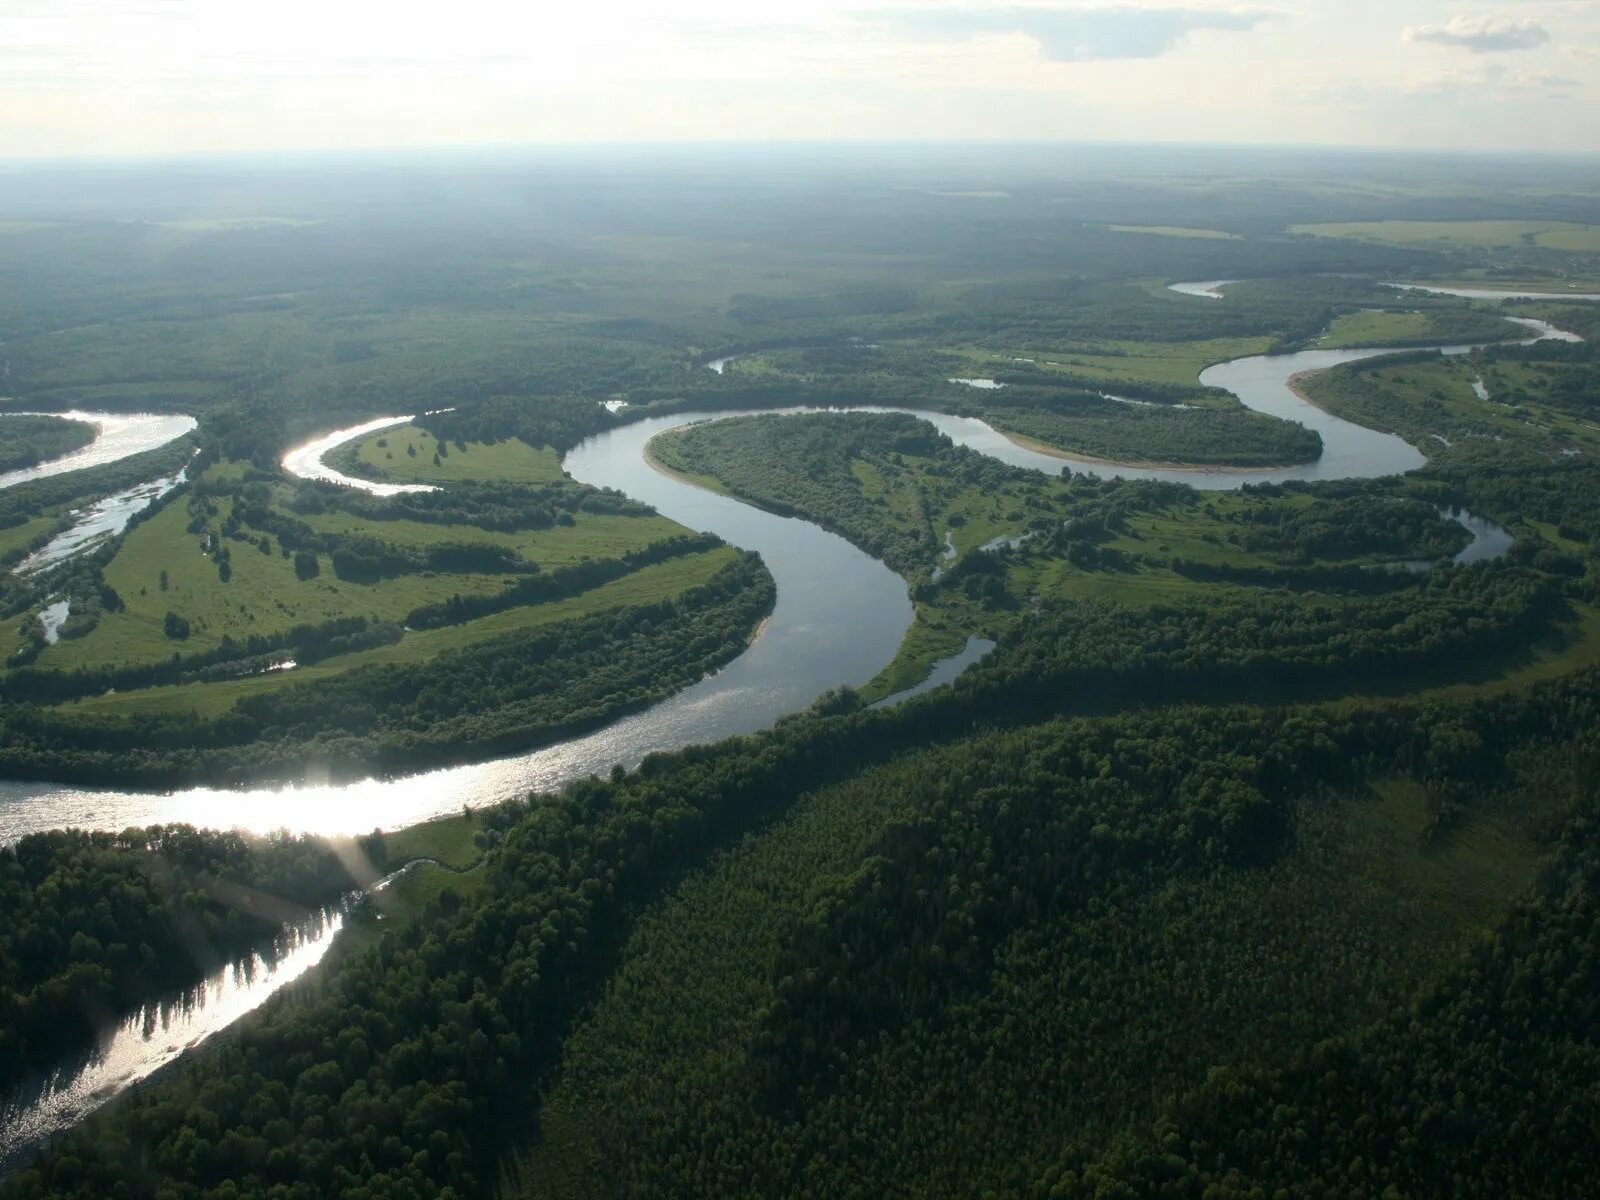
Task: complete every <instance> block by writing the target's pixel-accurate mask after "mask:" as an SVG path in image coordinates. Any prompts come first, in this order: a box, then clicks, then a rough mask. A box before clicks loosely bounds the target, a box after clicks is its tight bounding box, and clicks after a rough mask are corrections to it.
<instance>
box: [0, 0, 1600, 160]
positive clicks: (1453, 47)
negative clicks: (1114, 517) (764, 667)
mask: <svg viewBox="0 0 1600 1200" xmlns="http://www.w3.org/2000/svg"><path fill="white" fill-rule="evenodd" d="M881 139H903V140H923V139H928V140H980V141H981V140H1017V139H1067V140H1076V141H1099V140H1105V141H1158V142H1205V143H1212V142H1231V143H1302V144H1305V143H1314V144H1327V145H1358V146H1375V147H1377V146H1416V147H1429V148H1438V149H1446V150H1468V149H1512V148H1514V149H1523V150H1537V151H1576V152H1587V151H1594V150H1596V149H1600V4H1596V3H1593V2H1592V0H1477V2H1476V3H1470V2H1468V0H1398V2H1385V0H1267V2H1264V3H1259V4H1257V3H1233V2H1220V0H1116V2H1112V3H1095V2H1088V3H1086V2H1082V0H1057V2H1053V3H1024V2H1021V0H988V2H986V0H952V2H950V3H909V4H908V3H896V2H894V0H792V2H789V3H783V4H751V3H747V2H740V0H682V2H681V3H679V4H677V5H675V6H673V7H672V8H671V9H670V11H663V10H662V9H661V8H660V7H659V6H656V5H653V4H649V3H644V2H641V0H592V2H590V3H587V4H585V5H581V6H567V7H563V8H561V9H557V8H556V6H550V5H528V6H513V5H508V4H504V3H498V2H494V0H457V2H456V3H454V4H451V5H448V6H441V5H437V4H423V3H420V2H416V0H382V2H380V0H346V2H343V3H339V4H333V5H330V4H327V3H313V2H312V0H274V2H273V3H271V4H268V3H265V2H263V0H237V2H235V3H228V4H216V3H207V2H205V0H75V2H74V3H72V4H70V5H64V4H61V3H59V2H58V0H0V157H9V158H16V157H37V156H44V157H56V156H80V155H124V154H133V155H141V154H172V153H187V152H195V151H276V150H292V149H327V148H356V147H390V146H418V147H421V146H434V145H462V144H493V143H565V142H650V141H726V140H732V141H788V140H881Z"/></svg>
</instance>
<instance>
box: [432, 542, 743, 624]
mask: <svg viewBox="0 0 1600 1200" xmlns="http://www.w3.org/2000/svg"><path fill="white" fill-rule="evenodd" d="M722 544H723V543H722V539H721V538H719V537H717V536H716V535H715V534H711V533H680V534H677V535H675V536H673V537H669V538H662V539H661V540H660V541H657V542H651V543H650V544H649V545H648V546H642V547H640V548H639V549H637V550H626V551H624V552H623V553H621V554H619V555H618V556H617V557H615V558H589V559H584V560H583V561H582V562H580V563H574V564H573V565H572V566H570V567H557V568H556V569H555V570H553V571H547V572H544V573H538V572H537V571H530V572H528V573H527V574H526V575H525V576H524V577H523V578H521V579H518V580H516V581H515V582H510V583H507V585H506V586H505V587H504V588H503V589H501V591H500V592H499V593H498V594H495V595H481V596H463V595H461V594H460V593H457V594H456V595H454V596H451V597H450V599H448V600H445V601H441V602H439V603H437V604H424V605H420V606H418V607H417V608H414V609H412V610H411V611H410V612H409V613H407V614H406V620H405V623H406V626H407V628H410V629H437V628H439V627H441V626H444V625H459V624H460V623H461V622H462V621H471V620H475V619H476V618H478V617H486V616H488V615H489V614H490V613H497V612H504V611H505V610H506V609H508V608H517V607H519V606H521V605H524V604H546V603H549V602H550V601H552V600H560V599H563V598H565V597H567V596H576V595H579V594H581V593H583V592H587V591H589V590H590V589H591V588H597V587H599V586H600V585H602V584H605V583H610V582H611V581H612V580H615V579H621V578H622V577H623V576H624V575H630V574H632V573H633V572H634V571H637V570H639V569H640V568H641V567H647V566H650V565H652V564H654V563H661V562H666V561H668V560H669V559H673V558H681V557H683V556H684V555H688V554H699V553H701V552H703V551H706V550H712V549H715V548H716V547H718V546H720V545H722Z"/></svg>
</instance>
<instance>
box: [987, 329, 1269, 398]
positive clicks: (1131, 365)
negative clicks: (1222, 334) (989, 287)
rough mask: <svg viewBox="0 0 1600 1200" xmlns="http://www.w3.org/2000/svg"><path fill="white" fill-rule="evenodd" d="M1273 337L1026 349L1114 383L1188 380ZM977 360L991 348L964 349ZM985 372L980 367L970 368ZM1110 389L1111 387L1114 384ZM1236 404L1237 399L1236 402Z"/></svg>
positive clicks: (1039, 358) (1260, 349) (1257, 349)
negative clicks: (1123, 380)
mask: <svg viewBox="0 0 1600 1200" xmlns="http://www.w3.org/2000/svg"><path fill="white" fill-rule="evenodd" d="M1271 344H1272V342H1271V339H1270V338H1264V337H1238V338H1211V339H1208V340H1205V341H1197V342H1120V341H1110V342H1098V343H1094V344H1085V345H1083V346H1073V347H1058V348H1039V349H1034V350H1031V351H1028V352H1026V356H1027V357H1030V358H1033V359H1035V365H1036V366H1039V367H1043V368H1045V369H1046V370H1048V369H1049V368H1051V367H1057V368H1060V369H1061V370H1062V371H1063V372H1065V373H1070V374H1074V375H1088V376H1092V377H1094V378H1097V379H1104V380H1105V381H1106V383H1107V384H1108V386H1109V385H1115V383H1116V382H1117V380H1119V379H1127V380H1133V381H1135V382H1143V383H1181V384H1192V383H1194V382H1195V381H1196V380H1198V379H1199V377H1200V372H1202V371H1204V370H1205V369H1206V368H1207V367H1210V366H1214V365H1215V364H1217V363H1219V362H1226V361H1228V360H1229V359H1234V358H1244V357H1246V356H1247V355H1251V354H1265V353H1266V352H1267V350H1268V349H1269V348H1270V346H1271ZM967 353H968V355H969V357H971V358H972V359H973V360H974V362H975V363H978V364H979V365H982V364H985V363H992V362H993V359H994V355H993V353H992V352H991V351H987V350H982V349H972V350H969V351H968V352H967ZM974 373H975V374H983V372H981V371H978V372H974ZM1111 390H1115V389H1114V386H1113V387H1112V388H1111ZM1234 403H1235V404H1237V401H1235V402H1234Z"/></svg>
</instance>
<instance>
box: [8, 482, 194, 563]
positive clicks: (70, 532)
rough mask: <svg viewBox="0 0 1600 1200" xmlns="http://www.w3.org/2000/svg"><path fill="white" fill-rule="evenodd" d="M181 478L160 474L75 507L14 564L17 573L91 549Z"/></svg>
mask: <svg viewBox="0 0 1600 1200" xmlns="http://www.w3.org/2000/svg"><path fill="white" fill-rule="evenodd" d="M183 480H184V472H183V471H179V472H178V473H177V474H176V475H163V476H162V477H161V478H160V479H152V480H150V482H148V483H138V484H135V485H134V486H133V487H131V488H128V489H127V490H125V491H121V492H117V493H116V494H114V495H111V496H107V497H105V498H104V499H102V500H96V501H95V502H94V503H93V504H91V505H89V506H88V507H86V508H81V509H78V510H76V511H75V512H74V513H73V514H72V516H73V518H74V519H73V522H72V524H71V525H70V526H69V527H68V528H67V529H65V530H64V531H62V532H61V533H58V534H56V536H55V537H53V538H51V539H50V541H48V542H47V543H45V545H44V546H43V547H42V548H41V549H39V550H35V551H34V552H33V553H32V554H30V555H28V557H27V558H25V559H23V560H22V561H21V562H19V563H18V564H17V566H16V571H17V573H18V574H19V575H31V574H33V573H34V572H35V571H42V570H44V569H45V568H46V567H53V566H55V565H56V564H57V563H60V562H65V561H66V560H67V559H69V558H73V557H76V556H77V555H79V554H84V553H86V552H88V551H90V550H93V549H94V548H95V547H96V546H98V545H100V543H102V542H104V541H106V540H107V539H108V538H113V537H116V536H117V534H119V533H121V532H122V531H123V530H124V529H126V528H127V527H128V522H129V521H131V520H133V517H134V514H135V513H141V512H143V511H144V510H145V509H147V508H149V507H150V505H151V504H153V503H154V502H155V501H156V500H158V499H160V498H161V497H162V496H165V495H166V494H167V493H168V492H170V491H171V490H172V489H173V488H175V487H177V486H178V485H179V484H180V483H182V482H183Z"/></svg>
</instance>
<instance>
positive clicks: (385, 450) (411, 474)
mask: <svg viewBox="0 0 1600 1200" xmlns="http://www.w3.org/2000/svg"><path fill="white" fill-rule="evenodd" d="M441 444H444V445H445V453H444V454H443V455H440V456H439V457H438V462H435V461H434V458H435V454H436V451H437V448H438V447H439V446H440V445H441ZM355 454H356V468H357V473H358V474H361V475H364V476H367V477H369V478H373V479H389V480H393V481H395V482H397V483H433V484H448V483H460V482H463V481H473V480H481V479H499V480H504V481H505V482H507V483H550V482H553V481H555V480H558V479H561V478H562V477H563V476H562V470H561V457H560V455H558V454H557V453H556V452H555V451H554V450H553V449H551V448H550V447H549V446H530V445H528V444H527V443H526V442H524V441H522V440H521V439H520V438H514V437H513V438H507V439H506V440H505V441H503V442H496V443H495V444H494V445H485V444H484V443H483V442H465V443H441V442H440V441H439V439H437V438H435V437H434V436H433V435H432V434H431V433H429V432H428V431H427V430H425V429H419V428H417V427H416V426H415V425H402V426H400V427H398V428H396V429H383V430H379V431H378V432H377V433H373V434H369V435H368V436H366V437H364V438H362V439H361V441H360V442H359V443H358V444H357V446H356V451H355Z"/></svg>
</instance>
